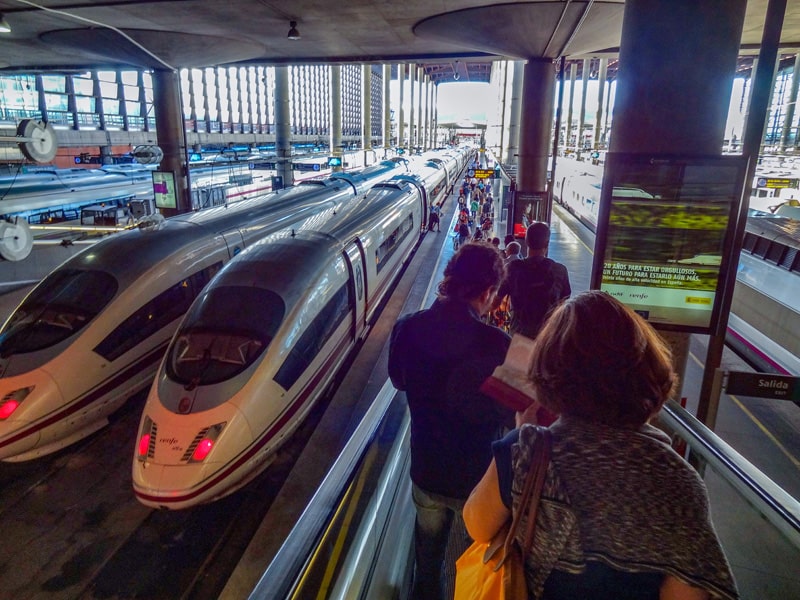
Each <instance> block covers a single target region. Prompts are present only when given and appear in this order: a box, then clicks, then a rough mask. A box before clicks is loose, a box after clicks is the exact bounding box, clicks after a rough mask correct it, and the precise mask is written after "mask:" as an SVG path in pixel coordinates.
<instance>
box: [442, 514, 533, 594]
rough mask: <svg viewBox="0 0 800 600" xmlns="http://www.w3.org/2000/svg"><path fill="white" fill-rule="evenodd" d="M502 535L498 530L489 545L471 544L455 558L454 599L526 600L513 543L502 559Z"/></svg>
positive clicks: (520, 562) (521, 572)
mask: <svg viewBox="0 0 800 600" xmlns="http://www.w3.org/2000/svg"><path fill="white" fill-rule="evenodd" d="M506 532H507V529H506V528H504V529H502V530H501V531H500V532H499V533H498V534H497V535H496V536H495V539H494V540H493V541H492V542H491V543H486V542H482V543H481V542H473V543H472V545H471V546H470V547H469V548H467V549H466V550H465V551H464V554H462V555H461V556H460V557H458V560H457V561H456V592H455V597H454V600H490V599H491V600H527V598H528V588H527V585H526V584H525V570H524V565H523V564H522V556H521V553H520V551H519V547H518V546H517V544H516V543H515V542H512V543H511V544H510V545H509V547H508V552H507V553H506V554H505V559H503V556H504V554H503V543H504V542H505V541H506Z"/></svg>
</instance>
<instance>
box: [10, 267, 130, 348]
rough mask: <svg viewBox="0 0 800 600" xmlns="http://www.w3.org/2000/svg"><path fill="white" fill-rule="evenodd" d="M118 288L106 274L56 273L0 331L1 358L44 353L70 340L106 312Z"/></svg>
mask: <svg viewBox="0 0 800 600" xmlns="http://www.w3.org/2000/svg"><path fill="white" fill-rule="evenodd" d="M117 288H118V284H117V280H116V279H115V278H114V276H113V275H111V274H110V273H106V272H104V271H86V270H79V269H58V270H56V271H54V272H53V273H51V274H50V275H48V276H47V277H46V278H45V279H44V280H42V282H41V283H40V284H39V285H38V286H37V287H36V288H34V290H33V291H32V292H31V293H30V294H29V295H28V297H27V298H25V300H24V301H23V303H22V304H21V305H20V306H19V308H17V310H16V311H14V314H12V315H11V318H10V319H9V320H8V322H7V323H6V324H5V326H4V327H3V329H2V331H0V356H3V357H6V356H11V355H14V354H24V353H26V352H34V351H36V350H42V349H43V348H48V347H50V346H53V345H55V344H58V343H59V342H61V341H63V340H65V339H67V338H69V337H70V336H72V335H74V334H75V333H77V332H78V331H80V330H81V329H83V327H85V326H86V324H87V323H89V322H90V321H91V320H92V319H93V318H94V317H95V316H96V315H97V314H98V313H99V312H100V311H101V310H103V308H104V307H105V306H106V305H107V304H108V303H109V302H110V301H111V299H112V298H113V297H114V294H116V292H117Z"/></svg>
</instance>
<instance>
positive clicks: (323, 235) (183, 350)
mask: <svg viewBox="0 0 800 600" xmlns="http://www.w3.org/2000/svg"><path fill="white" fill-rule="evenodd" d="M426 175H428V186H427V188H426V185H425V184H424V183H423V179H422V178H420V179H418V180H417V181H413V182H412V181H410V179H411V178H412V176H401V177H396V178H393V179H391V180H389V181H388V182H385V183H382V184H378V185H376V186H375V187H373V188H372V189H371V190H370V191H369V193H368V194H367V196H366V199H365V200H364V201H363V202H361V203H359V204H358V206H355V207H354V208H352V209H351V210H350V211H348V212H347V213H346V214H342V215H339V216H337V217H336V218H335V219H331V220H330V221H328V223H327V225H326V226H325V227H324V228H323V229H322V230H320V231H316V232H312V231H304V232H300V233H298V234H296V235H282V236H281V237H280V239H277V240H271V241H267V240H264V241H262V242H259V243H258V244H256V245H254V246H252V247H250V248H248V249H247V250H246V251H245V252H243V253H242V254H241V255H239V256H238V257H237V258H236V259H234V260H232V261H231V262H230V263H229V264H228V265H226V266H225V268H224V269H223V270H222V271H221V272H220V273H219V275H217V277H216V278H215V279H214V281H213V282H212V283H211V284H210V285H209V286H208V287H207V288H206V289H205V290H204V291H203V293H202V294H201V295H200V297H198V299H197V300H196V301H195V303H194V304H193V305H192V307H191V308H190V309H189V311H188V312H187V314H186V317H185V319H184V320H183V322H182V323H181V325H180V327H179V329H178V331H177V332H176V334H175V336H174V338H173V340H172V342H171V344H170V346H169V349H168V350H167V352H166V354H165V356H164V360H163V362H162V364H161V367H160V370H159V373H158V376H157V377H156V379H155V380H154V382H153V386H152V387H151V389H150V394H149V396H148V399H147V403H146V405H145V408H144V411H143V414H142V420H141V424H140V429H139V434H138V436H137V443H136V448H135V456H134V459H133V488H134V492H135V494H136V497H137V498H138V499H139V501H141V502H142V503H144V504H145V505H147V506H152V507H159V508H169V509H181V508H186V507H189V506H192V505H195V504H201V503H204V502H209V501H212V500H216V499H218V498H220V497H222V496H225V495H227V494H229V493H231V492H233V491H235V490H237V489H239V488H240V487H241V486H243V485H244V484H246V483H247V482H249V481H250V480H251V479H252V478H253V477H254V476H255V475H257V474H258V473H259V472H261V471H262V470H263V469H264V468H265V467H266V466H267V465H268V464H269V463H270V461H271V458H272V456H273V455H274V453H275V450H276V449H277V448H278V447H279V446H280V444H281V443H282V442H283V441H284V440H285V439H286V438H287V436H289V434H290V433H291V432H292V431H294V430H295V429H296V428H297V426H298V425H299V424H300V423H301V421H302V420H303V418H304V417H305V415H306V414H307V413H308V411H309V410H310V409H311V407H312V406H313V405H314V403H315V401H316V400H317V399H318V398H319V397H320V396H321V394H322V393H323V391H324V390H325V389H326V387H327V386H328V384H329V383H330V382H331V380H332V379H333V377H334V376H335V374H336V372H337V370H338V369H339V367H340V366H341V365H342V363H343V361H344V360H345V358H346V357H347V355H348V353H349V352H350V351H351V350H352V349H353V347H354V346H355V344H356V343H357V342H358V340H359V339H361V338H362V337H363V336H364V335H365V334H366V332H367V330H368V328H369V326H370V323H371V321H372V319H373V317H374V315H375V311H376V307H377V306H378V305H379V304H380V302H381V300H382V298H383V297H384V295H385V293H386V292H387V290H388V289H389V287H390V285H391V283H392V282H393V281H394V279H395V278H396V277H397V276H398V275H399V272H400V267H401V265H402V263H403V262H404V261H405V260H406V259H407V258H408V256H409V255H410V254H411V252H412V251H413V249H414V247H415V246H416V244H417V242H418V240H419V231H420V226H421V224H422V223H423V222H424V220H425V218H426V217H427V212H426V210H427V202H426V201H425V198H426V197H427V198H428V199H430V198H434V197H436V194H434V192H433V190H434V189H437V188H438V187H439V185H441V183H440V182H438V181H437V180H436V178H435V177H433V176H432V173H426ZM431 186H432V187H431ZM423 190H426V191H425V193H423ZM437 193H438V192H437ZM429 201H430V200H429Z"/></svg>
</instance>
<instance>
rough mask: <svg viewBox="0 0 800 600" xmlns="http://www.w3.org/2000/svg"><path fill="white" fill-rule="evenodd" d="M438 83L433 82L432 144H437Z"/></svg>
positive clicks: (436, 145) (435, 145)
mask: <svg viewBox="0 0 800 600" xmlns="http://www.w3.org/2000/svg"><path fill="white" fill-rule="evenodd" d="M438 138H439V84H437V83H434V84H433V145H434V147H438V146H439V140H438Z"/></svg>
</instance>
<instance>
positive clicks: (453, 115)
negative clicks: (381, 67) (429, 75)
mask: <svg viewBox="0 0 800 600" xmlns="http://www.w3.org/2000/svg"><path fill="white" fill-rule="evenodd" d="M390 93H391V95H392V99H393V101H397V100H398V99H399V97H400V96H399V94H400V92H399V88H398V83H397V80H393V81H392V88H391V91H390ZM438 93H439V101H438V109H439V110H438V114H439V116H438V121H439V123H450V122H461V121H472V122H473V123H486V116H487V113H490V111H494V110H495V104H496V102H497V92H496V91H495V90H493V89H492V88H491V86H490V85H489V84H488V83H443V84H441V85H439V92H438ZM403 104H404V105H405V107H404V108H405V111H406V114H408V112H407V111H408V110H409V108H410V100H409V91H408V82H406V88H405V91H404V93H403Z"/></svg>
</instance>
